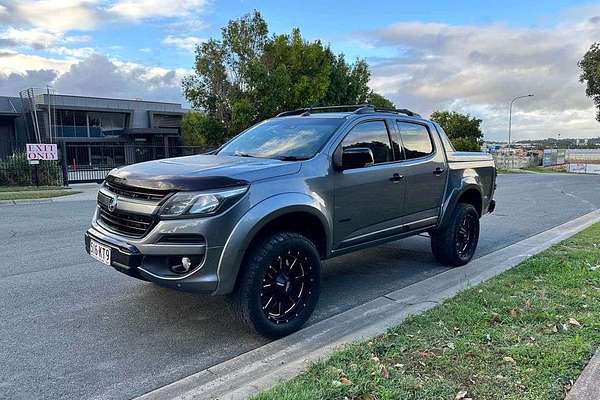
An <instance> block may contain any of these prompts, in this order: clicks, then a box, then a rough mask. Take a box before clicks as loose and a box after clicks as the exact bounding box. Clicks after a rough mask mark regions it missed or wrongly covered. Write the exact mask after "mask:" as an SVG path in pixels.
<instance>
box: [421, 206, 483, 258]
mask: <svg viewBox="0 0 600 400" xmlns="http://www.w3.org/2000/svg"><path fill="white" fill-rule="evenodd" d="M430 235H431V250H432V252H433V255H434V256H435V258H436V260H438V261H439V262H440V263H442V264H446V265H450V266H452V267H459V266H461V265H465V264H467V263H468V262H469V261H471V259H472V258H473V255H474V254H475V250H476V249H477V243H478V242H479V214H478V213H477V210H476V209H475V207H473V206H472V205H471V204H467V203H458V204H457V205H456V208H455V209H454V212H453V214H452V216H451V217H450V221H448V224H447V225H446V226H445V227H444V228H442V229H438V230H436V231H432V232H431V233H430Z"/></svg>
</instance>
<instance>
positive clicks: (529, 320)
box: [255, 224, 600, 400]
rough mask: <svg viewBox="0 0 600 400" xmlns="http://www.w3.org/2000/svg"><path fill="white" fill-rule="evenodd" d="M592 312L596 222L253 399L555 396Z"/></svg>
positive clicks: (597, 332) (599, 330)
mask: <svg viewBox="0 0 600 400" xmlns="http://www.w3.org/2000/svg"><path fill="white" fill-rule="evenodd" d="M598 315H600V224H596V225H594V226H593V227H591V228H589V229H587V230H585V231H583V232H581V233H580V234H578V235H576V236H574V237H573V238H571V239H568V240H566V241H564V242H562V243H560V244H558V245H556V246H554V247H552V248H550V249H548V250H546V251H544V252H543V253H540V254H539V255H537V256H535V257H532V258H531V259H529V260H527V261H525V262H523V263H522V264H520V265H519V266H517V267H515V268H514V269H512V270H510V271H507V272H505V273H503V274H501V275H499V276H497V277H495V278H493V279H491V280H489V281H487V282H485V283H483V284H481V285H478V286H476V287H474V288H471V289H468V290H466V291H464V292H461V293H459V294H458V295H457V296H456V297H454V298H452V299H450V300H448V301H446V302H444V303H443V304H441V305H439V306H437V307H435V308H433V309H431V310H429V311H427V312H426V313H424V314H421V315H418V316H413V317H410V318H408V319H407V320H406V321H405V322H404V323H402V324H401V325H399V326H397V327H395V328H393V329H391V330H390V331H388V333H386V334H385V335H383V336H379V337H377V338H374V339H372V340H371V341H368V342H361V343H356V344H351V345H348V346H345V347H343V348H341V349H340V350H338V351H336V352H335V353H333V355H332V356H331V357H330V358H329V359H328V360H325V361H321V362H318V363H315V364H312V365H311V366H310V367H309V369H308V370H307V371H306V372H305V373H303V374H301V375H299V376H298V377H296V378H294V379H292V380H290V381H288V382H284V383H281V384H279V385H277V386H275V387H274V388H272V389H270V390H268V391H266V392H263V393H261V394H259V395H258V396H256V397H255V399H257V400H258V399H260V400H267V399H278V400H285V399H294V400H296V399H311V400H313V399H357V400H358V399H360V400H374V399H377V400H384V399H404V398H406V399H466V398H472V399H494V400H495V399H519V400H523V399H562V398H564V396H565V394H566V392H567V391H568V390H569V389H570V387H571V385H572V384H573V381H574V380H575V379H576V378H577V377H578V376H579V374H580V373H581V371H582V369H583V367H584V366H585V365H586V363H587V361H588V360H589V359H590V357H591V356H592V355H593V353H594V351H595V349H596V348H597V347H598V346H599V345H600V318H598Z"/></svg>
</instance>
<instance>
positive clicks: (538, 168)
mask: <svg viewBox="0 0 600 400" xmlns="http://www.w3.org/2000/svg"><path fill="white" fill-rule="evenodd" d="M523 170H525V171H532V172H543V173H553V174H556V173H561V174H568V173H569V171H567V170H566V169H564V168H562V167H542V166H536V167H527V168H523Z"/></svg>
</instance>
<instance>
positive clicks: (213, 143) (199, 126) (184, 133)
mask: <svg viewBox="0 0 600 400" xmlns="http://www.w3.org/2000/svg"><path fill="white" fill-rule="evenodd" d="M224 138H225V128H224V126H223V124H222V123H221V122H220V121H219V120H217V119H215V118H213V117H210V116H209V115H207V114H203V113H199V112H196V111H191V112H188V113H186V114H184V116H183V118H182V119H181V141H182V142H183V144H185V145H186V146H201V147H217V146H218V145H220V144H221V142H222V141H223V139H224Z"/></svg>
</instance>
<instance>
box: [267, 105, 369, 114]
mask: <svg viewBox="0 0 600 400" xmlns="http://www.w3.org/2000/svg"><path fill="white" fill-rule="evenodd" d="M369 106H370V105H369V104H347V105H342V106H320V107H306V108H298V109H296V110H291V111H284V112H282V113H279V114H277V117H289V116H290V115H303V114H306V115H310V113H311V112H313V111H321V112H323V111H325V110H332V111H341V110H345V111H350V112H356V111H357V110H359V109H361V108H365V107H369Z"/></svg>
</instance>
